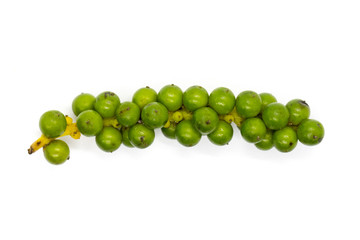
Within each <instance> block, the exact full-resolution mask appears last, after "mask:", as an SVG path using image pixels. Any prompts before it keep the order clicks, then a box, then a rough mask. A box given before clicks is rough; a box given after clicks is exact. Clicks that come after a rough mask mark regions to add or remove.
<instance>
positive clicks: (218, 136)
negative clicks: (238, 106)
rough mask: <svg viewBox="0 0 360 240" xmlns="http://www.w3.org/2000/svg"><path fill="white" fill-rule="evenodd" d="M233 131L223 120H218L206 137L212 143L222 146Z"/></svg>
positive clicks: (230, 137) (226, 142) (227, 141)
mask: <svg viewBox="0 0 360 240" xmlns="http://www.w3.org/2000/svg"><path fill="white" fill-rule="evenodd" d="M233 133H234V130H233V128H232V126H231V125H230V124H229V123H227V122H225V121H224V120H220V121H219V123H218V125H217V127H216V128H215V130H214V131H213V132H211V133H210V134H208V135H207V137H208V139H209V140H210V142H212V143H213V144H215V145H219V146H223V145H226V144H228V143H229V142H230V141H231V139H232V137H233Z"/></svg>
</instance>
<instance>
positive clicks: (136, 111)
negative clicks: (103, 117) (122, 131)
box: [115, 102, 140, 127]
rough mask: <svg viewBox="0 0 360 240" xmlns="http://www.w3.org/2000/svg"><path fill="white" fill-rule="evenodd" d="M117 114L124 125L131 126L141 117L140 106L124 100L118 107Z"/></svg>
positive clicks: (117, 117)
mask: <svg viewBox="0 0 360 240" xmlns="http://www.w3.org/2000/svg"><path fill="white" fill-rule="evenodd" d="M115 116H116V119H117V120H118V122H119V123H120V124H121V125H122V126H125V127H131V126H132V125H135V124H136V123H137V121H139V119H140V108H139V106H138V105H137V104H135V103H133V102H123V103H121V104H120V105H119V107H118V108H117V110H116V113H115Z"/></svg>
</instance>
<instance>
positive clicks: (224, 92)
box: [209, 87, 235, 115]
mask: <svg viewBox="0 0 360 240" xmlns="http://www.w3.org/2000/svg"><path fill="white" fill-rule="evenodd" d="M209 106H210V107H211V108H212V109H214V110H215V111H216V112H217V113H218V114H222V115H224V114H228V113H230V112H231V111H232V110H233V109H234V106H235V95H234V93H233V92H232V91H231V90H230V89H228V88H225V87H219V88H216V89H214V90H213V91H212V92H211V93H210V96H209Z"/></svg>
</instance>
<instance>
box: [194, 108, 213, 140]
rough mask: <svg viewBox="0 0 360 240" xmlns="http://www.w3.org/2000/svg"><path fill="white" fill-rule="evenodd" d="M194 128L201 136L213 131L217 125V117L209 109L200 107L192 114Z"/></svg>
mask: <svg viewBox="0 0 360 240" xmlns="http://www.w3.org/2000/svg"><path fill="white" fill-rule="evenodd" d="M192 120H193V123H194V127H195V128H196V129H197V130H198V131H199V132H200V133H201V134H203V135H207V134H209V133H211V132H212V131H214V130H215V128H216V127H217V125H218V123H219V116H218V115H217V113H216V112H215V111H214V110H213V109H212V108H210V107H202V108H198V109H197V110H195V112H194V114H193V118H192Z"/></svg>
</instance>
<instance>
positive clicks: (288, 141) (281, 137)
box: [273, 127, 297, 152]
mask: <svg viewBox="0 0 360 240" xmlns="http://www.w3.org/2000/svg"><path fill="white" fill-rule="evenodd" d="M273 141H274V146H275V148H276V149H277V150H279V151H280V152H290V151H292V150H293V149H294V148H295V147H296V145H297V136H296V132H295V130H294V129H293V128H291V127H285V128H283V129H280V130H277V131H275V132H274V135H273Z"/></svg>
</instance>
